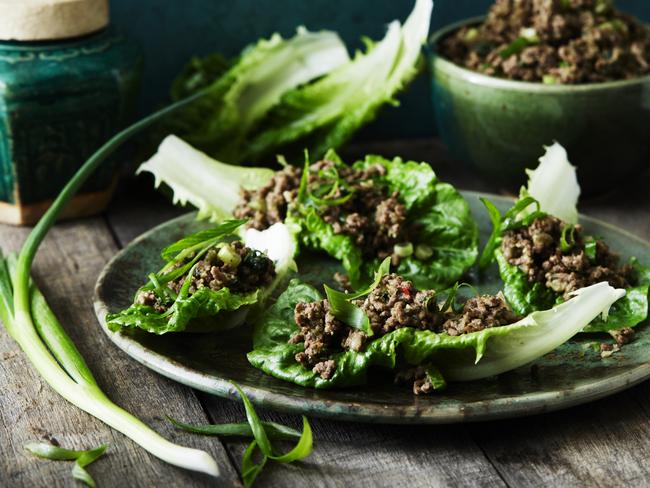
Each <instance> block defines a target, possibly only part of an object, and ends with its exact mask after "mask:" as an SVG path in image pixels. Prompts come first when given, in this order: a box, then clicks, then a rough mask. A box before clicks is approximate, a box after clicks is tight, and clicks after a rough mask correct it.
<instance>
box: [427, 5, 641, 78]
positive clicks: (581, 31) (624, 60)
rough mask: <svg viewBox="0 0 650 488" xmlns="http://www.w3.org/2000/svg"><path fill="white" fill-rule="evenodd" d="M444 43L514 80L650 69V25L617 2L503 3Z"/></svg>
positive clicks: (462, 61)
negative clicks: (620, 9) (618, 6)
mask: <svg viewBox="0 0 650 488" xmlns="http://www.w3.org/2000/svg"><path fill="white" fill-rule="evenodd" d="M439 48H440V53H441V54H442V55H443V56H444V57H446V58H448V59H449V60H451V61H453V62H454V63H456V64H458V65H461V66H464V67H467V68H469V69H472V70H475V71H479V72H481V73H484V74H486V75H488V76H498V77H502V78H508V79H511V80H521V81H533V82H537V81H542V82H544V83H597V82H603V81H610V80H623V79H629V78H636V77H638V76H642V75H644V74H647V73H650V29H648V28H647V27H646V26H645V25H644V24H642V23H641V22H639V21H637V20H635V19H634V18H632V17H630V16H629V15H625V14H622V13H620V12H618V11H616V10H615V9H614V7H613V1H611V0H496V1H495V3H494V4H493V6H492V8H491V9H490V11H489V13H488V16H487V19H486V20H485V22H484V23H483V24H481V25H479V26H470V27H463V28H462V29H459V30H458V31H456V32H455V33H453V34H452V35H450V36H449V37H447V38H445V39H443V40H442V42H441V43H440V46H439Z"/></svg>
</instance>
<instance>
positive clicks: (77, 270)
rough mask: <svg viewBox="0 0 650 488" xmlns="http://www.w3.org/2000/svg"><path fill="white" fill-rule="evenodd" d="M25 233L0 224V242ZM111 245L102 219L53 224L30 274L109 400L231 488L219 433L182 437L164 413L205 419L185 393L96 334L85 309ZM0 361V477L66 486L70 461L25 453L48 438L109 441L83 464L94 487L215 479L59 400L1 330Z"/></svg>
mask: <svg viewBox="0 0 650 488" xmlns="http://www.w3.org/2000/svg"><path fill="white" fill-rule="evenodd" d="M26 233H27V229H16V228H12V227H4V226H3V227H0V246H2V247H3V248H4V249H7V250H15V249H17V247H18V246H19V244H20V243H22V240H23V239H24V237H25V235H26ZM115 251H116V246H115V243H114V242H113V239H112V236H111V235H110V233H109V232H108V230H107V228H106V226H105V223H104V221H103V220H102V219H89V220H82V221H77V222H75V223H67V224H63V225H60V226H57V227H55V228H54V229H53V231H52V232H51V234H50V235H49V236H48V238H47V240H46V242H45V244H44V246H43V247H42V249H41V250H40V252H39V255H38V257H37V260H36V265H35V278H36V280H37V282H38V283H39V284H40V285H41V288H42V290H43V292H44V293H45V295H46V297H47V298H48V300H49V301H50V303H51V305H52V308H53V309H54V311H55V313H56V314H57V315H58V317H59V318H60V319H61V322H62V323H63V324H64V326H65V327H66V330H67V331H68V333H69V334H70V336H71V337H72V339H73V340H74V342H75V343H76V344H77V346H78V347H79V349H80V351H81V352H82V354H83V355H84V356H85V358H86V360H87V362H88V364H89V366H90V368H91V370H92V371H93V372H94V374H95V375H96V378H97V381H98V382H99V384H100V386H102V388H103V389H104V391H105V392H106V393H107V394H108V395H109V397H111V398H112V399H113V400H114V401H115V402H116V403H117V404H118V405H120V406H123V407H124V408H126V409H127V410H128V411H130V412H132V413H133V414H135V415H136V416H138V417H139V418H141V419H142V420H143V421H144V422H146V423H147V424H148V425H150V426H151V427H153V428H154V429H155V430H157V431H158V432H160V433H161V434H162V435H164V436H165V437H167V438H168V439H170V440H172V441H176V442H179V443H182V444H184V445H188V446H193V447H198V448H201V449H205V450H207V451H208V452H210V453H211V454H212V455H213V456H214V457H215V459H216V460H217V462H218V463H219V465H220V467H221V468H222V475H223V477H222V479H221V480H219V482H217V483H216V484H217V485H222V486H232V485H233V484H235V485H238V484H239V480H238V477H237V473H236V471H235V470H234V469H233V468H232V466H231V463H230V462H229V460H228V457H227V453H226V451H225V450H224V448H223V446H222V445H221V444H220V443H219V441H218V440H217V439H207V438H199V437H192V436H189V435H187V434H184V433H180V432H178V431H176V430H175V429H173V428H172V427H171V426H170V425H169V423H168V422H167V421H166V419H165V416H166V415H172V416H176V417H183V418H194V419H205V418H206V417H205V413H204V412H203V410H202V408H201V405H200V404H199V403H198V401H197V399H196V397H195V396H194V394H193V392H192V391H191V390H190V389H189V388H186V387H183V386H181V385H178V384H176V383H174V382H172V381H169V380H166V379H164V378H162V377H161V376H159V375H156V374H154V373H153V372H151V371H149V370H147V369H146V368H145V367H143V366H140V365H139V364H137V363H136V362H134V361H132V360H130V359H128V358H127V357H126V356H125V355H124V354H123V353H122V352H121V351H119V350H118V349H117V348H116V347H114V346H113V345H112V344H111V343H110V341H109V340H108V338H107V337H106V336H105V335H104V333H103V332H102V331H101V330H100V328H99V324H98V323H97V320H96V318H95V316H94V313H93V308H92V290H93V287H94V283H95V280H96V277H97V275H98V273H99V271H100V269H101V268H102V266H103V265H104V264H105V263H106V261H107V260H108V259H109V258H110V257H111V256H112V255H113V254H114V253H115ZM0 359H1V362H0V391H2V395H0V445H2V448H1V450H2V455H1V456H0V473H2V476H0V478H1V479H2V480H3V483H4V482H8V483H10V485H11V486H70V485H71V481H70V476H69V470H70V469H71V465H70V464H67V463H63V462H50V461H43V460H39V459H36V458H34V457H33V456H31V455H30V454H28V453H27V452H26V451H24V449H23V446H24V445H25V444H26V443H27V442H30V441H35V440H39V439H40V438H43V437H49V436H51V437H53V438H56V439H57V440H58V441H59V442H60V443H61V444H62V445H65V446H70V447H75V448H82V447H84V448H87V447H90V446H96V445H98V444H100V443H102V442H109V443H110V444H111V449H110V454H108V455H107V456H106V457H105V458H102V459H101V460H99V461H97V462H96V463H95V464H93V465H92V466H91V467H90V469H89V471H90V472H91V473H92V475H93V476H94V477H95V479H96V481H97V482H98V485H99V486H127V485H128V486H155V485H163V486H214V485H215V482H214V480H212V479H209V478H208V477H207V476H203V475H198V474H194V473H190V472H188V471H185V470H182V469H178V468H174V467H172V466H169V465H167V464H165V463H163V462H162V461H159V460H157V459H155V458H153V457H152V456H150V455H149V454H148V453H146V452H145V451H144V450H143V449H141V448H140V447H138V446H137V445H135V444H134V443H132V442H131V441H130V440H128V439H127V438H126V437H124V436H123V435H121V434H119V433H117V432H116V431H113V430H112V429H110V428H108V427H107V426H106V425H104V424H103V423H101V422H100V421H98V420H96V419H94V418H93V417H91V416H90V415H87V414H85V413H84V412H81V411H80V410H78V409H77V408H75V407H73V406H71V405H70V404H68V403H67V402H65V400H63V399H62V398H60V397H59V396H58V395H57V394H56V393H54V392H53V390H51V388H50V387H49V386H48V385H47V384H45V383H44V382H43V381H42V380H41V379H40V377H39V376H38V375H37V374H36V373H35V372H34V371H33V370H32V368H31V367H30V366H29V365H28V363H27V360H26V358H25V356H24V355H23V353H22V352H21V351H20V350H19V348H18V346H17V345H16V344H15V343H14V342H13V341H12V340H11V338H10V337H9V336H8V334H7V333H6V331H4V330H2V331H0ZM3 483H0V484H3Z"/></svg>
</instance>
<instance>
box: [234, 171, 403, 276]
mask: <svg viewBox="0 0 650 488" xmlns="http://www.w3.org/2000/svg"><path fill="white" fill-rule="evenodd" d="M385 173H386V168H385V167H384V166H382V165H381V164H376V165H373V166H369V167H368V168H365V169H363V170H358V169H354V168H351V167H348V166H343V165H337V164H335V163H334V162H332V161H319V162H317V163H314V164H312V165H311V166H310V168H309V184H308V187H309V190H310V192H311V193H312V199H311V202H313V203H314V204H315V205H316V206H317V207H318V215H319V216H321V217H322V218H323V220H325V222H327V223H328V224H330V225H332V227H333V229H334V232H335V233H337V234H345V235H348V236H351V237H352V238H353V239H354V241H355V243H356V244H357V245H358V246H359V247H360V248H361V250H362V252H363V253H364V254H365V255H366V256H372V257H379V258H380V259H383V258H385V257H387V256H391V258H392V260H393V264H394V265H397V264H398V263H399V256H398V255H397V254H395V252H394V247H395V245H396V244H400V243H406V242H408V241H409V236H408V229H407V227H406V207H405V206H404V205H403V204H402V203H400V201H399V194H398V193H392V194H389V193H388V191H387V189H386V187H385V186H383V185H380V184H378V183H377V179H378V178H379V177H381V176H383V175H384V174H385ZM301 177H302V169H301V168H296V167H291V166H289V167H286V168H284V169H283V170H281V171H278V172H277V173H276V174H275V176H274V177H273V178H272V179H271V181H269V183H268V184H267V185H266V186H264V187H263V188H260V189H258V190H243V191H242V200H241V203H240V204H239V205H238V206H237V208H236V209H235V211H234V215H235V217H236V218H239V219H248V220H249V222H248V225H249V226H251V227H253V228H256V229H258V230H263V229H266V228H268V227H269V226H271V225H273V224H274V223H276V222H282V221H283V220H284V218H285V217H286V216H287V209H288V207H289V205H290V204H291V203H293V202H294V201H295V200H296V198H297V196H298V189H299V187H300V180H301ZM335 182H336V183H335ZM313 197H316V198H313ZM316 200H318V201H316ZM327 201H329V202H335V203H336V204H327V203H326V202H327Z"/></svg>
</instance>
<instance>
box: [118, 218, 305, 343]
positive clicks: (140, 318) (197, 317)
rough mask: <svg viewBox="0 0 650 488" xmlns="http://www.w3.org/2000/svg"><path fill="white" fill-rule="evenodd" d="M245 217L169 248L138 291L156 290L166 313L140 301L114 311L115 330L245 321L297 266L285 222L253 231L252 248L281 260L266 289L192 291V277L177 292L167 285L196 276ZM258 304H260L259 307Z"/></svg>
mask: <svg viewBox="0 0 650 488" xmlns="http://www.w3.org/2000/svg"><path fill="white" fill-rule="evenodd" d="M243 222H244V221H240V220H230V221H226V222H224V223H222V224H220V225H218V226H216V227H214V228H212V229H207V230H203V231H199V232H197V233H195V234H192V235H189V236H187V237H184V238H183V239H180V240H179V241H177V242H175V243H173V244H171V245H169V246H167V247H166V248H165V249H163V251H162V253H161V256H162V258H163V259H164V260H166V261H167V264H165V266H164V267H163V268H162V269H161V270H160V271H159V272H158V273H151V274H150V275H149V279H150V281H149V282H148V283H147V284H145V285H144V286H142V287H141V288H140V289H139V290H138V291H137V292H136V298H137V296H138V295H139V294H140V293H141V292H143V291H151V292H154V293H155V295H156V296H157V297H158V298H159V299H160V300H161V301H162V302H163V303H165V304H167V309H166V310H165V311H157V310H155V309H154V307H152V306H149V305H144V304H141V303H138V302H137V301H135V302H134V303H133V304H132V305H131V306H130V307H128V308H127V309H125V310H122V311H120V312H118V313H113V314H108V315H107V317H106V323H107V325H108V328H109V329H110V330H113V331H117V330H120V329H142V330H145V331H147V332H150V333H154V334H166V333H168V332H215V331H220V330H225V329H230V328H232V327H236V326H238V325H241V324H242V323H243V322H244V320H246V318H247V317H248V316H249V314H250V313H251V312H255V310H254V308H261V305H262V304H263V303H264V302H265V301H266V300H267V299H268V297H269V296H270V295H271V294H272V292H273V290H274V289H275V288H276V287H277V286H279V285H280V284H281V283H282V282H283V280H284V279H285V277H286V275H287V273H288V272H289V271H290V270H292V269H295V263H294V262H293V255H294V252H295V248H294V247H293V238H292V236H290V234H289V230H288V228H287V227H286V226H284V225H283V224H275V225H273V226H272V227H270V228H269V229H266V230H265V231H261V232H260V231H257V230H254V229H249V230H248V231H246V233H245V235H244V243H245V244H246V245H247V246H248V247H250V248H251V249H256V250H258V251H260V252H264V253H265V254H266V255H267V256H268V257H269V259H271V260H272V261H273V262H274V263H275V271H276V277H275V279H274V280H273V282H272V283H271V284H269V285H268V286H266V287H264V288H259V289H257V290H254V291H251V292H247V293H235V292H232V291H231V290H230V289H228V288H221V289H219V290H213V289H211V288H208V287H203V288H199V289H198V290H196V291H195V292H194V293H192V294H190V293H189V286H190V280H188V279H186V280H185V282H184V284H183V286H182V287H181V289H180V290H179V292H178V293H177V294H176V293H175V292H174V291H173V290H171V289H169V288H168V287H167V283H169V282H170V281H173V280H175V279H177V278H179V277H180V276H183V275H185V276H190V275H191V274H192V273H193V272H194V268H195V264H196V263H197V262H198V261H199V260H200V259H201V258H202V257H203V256H204V255H205V253H206V252H207V251H208V250H209V249H211V248H213V247H214V246H215V245H216V244H218V243H220V242H225V241H227V240H229V239H232V238H233V237H234V236H233V233H234V232H235V231H236V230H237V229H238V228H239V227H240V226H241V225H242V223H243ZM253 306H255V307H253Z"/></svg>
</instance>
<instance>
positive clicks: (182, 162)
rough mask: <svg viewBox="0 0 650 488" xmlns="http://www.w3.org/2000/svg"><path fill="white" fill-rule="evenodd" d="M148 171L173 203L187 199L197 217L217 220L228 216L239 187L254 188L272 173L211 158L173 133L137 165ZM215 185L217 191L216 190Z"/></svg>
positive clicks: (239, 197) (269, 170) (140, 170)
mask: <svg viewBox="0 0 650 488" xmlns="http://www.w3.org/2000/svg"><path fill="white" fill-rule="evenodd" d="M144 171H146V172H149V173H151V174H152V175H153V176H154V180H155V186H156V187H158V186H159V185H160V184H161V183H165V184H166V185H167V186H168V187H169V188H170V189H171V190H172V192H173V198H174V203H180V204H181V205H186V204H187V203H190V204H191V205H193V206H194V207H196V208H197V209H198V211H199V215H198V217H199V218H209V219H210V220H211V221H213V222H220V221H222V220H224V219H227V218H232V211H233V209H234V208H235V206H236V205H237V204H238V203H239V201H240V199H241V193H240V192H241V190H242V189H245V190H255V189H257V188H260V187H262V186H264V185H265V184H266V183H268V181H269V180H270V179H271V178H272V177H273V174H274V172H273V170H271V169H268V168H246V167H243V166H233V165H229V164H225V163H222V162H219V161H217V160H214V159H212V158H210V157H209V156H207V155H206V154H205V153H202V152H201V151H198V150H196V149H194V148H193V147H192V146H190V145H189V144H187V143H186V142H185V141H183V140H181V139H179V138H178V137H176V136H167V137H166V138H165V139H164V140H163V142H162V143H161V144H160V147H158V150H157V151H156V153H155V154H154V155H153V156H152V157H151V158H150V159H149V160H148V161H145V162H144V163H142V164H141V165H140V167H139V168H138V171H137V172H138V173H141V172H144ZM217 189H218V191H217Z"/></svg>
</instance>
